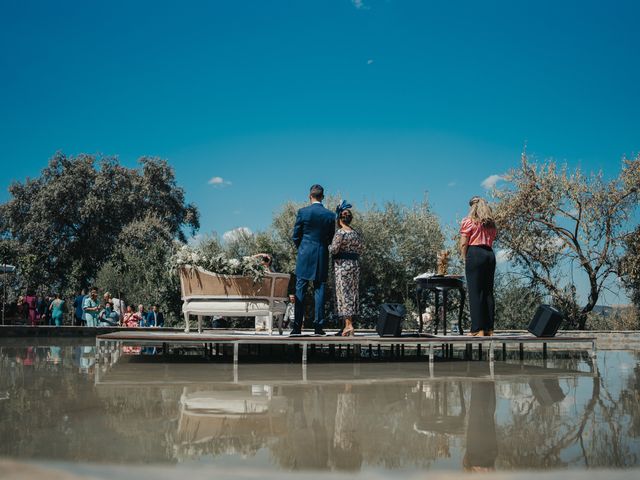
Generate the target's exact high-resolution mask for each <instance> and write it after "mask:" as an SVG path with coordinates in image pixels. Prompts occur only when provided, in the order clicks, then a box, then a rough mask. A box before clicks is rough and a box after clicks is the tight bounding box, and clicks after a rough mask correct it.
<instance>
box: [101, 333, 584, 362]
mask: <svg viewBox="0 0 640 480" xmlns="http://www.w3.org/2000/svg"><path fill="white" fill-rule="evenodd" d="M109 342H117V343H119V344H122V345H135V346H163V347H165V348H166V347H175V346H203V345H204V346H205V347H206V346H210V345H233V360H234V363H237V362H238V354H239V347H240V345H283V346H285V345H298V346H300V347H301V348H302V361H303V363H306V361H307V350H308V347H310V346H312V347H317V346H334V347H339V348H343V347H346V348H352V347H353V348H362V347H367V348H372V347H373V346H375V347H378V348H380V347H385V346H388V347H390V348H397V349H401V350H402V351H403V352H404V349H405V348H408V349H416V350H417V352H418V355H420V354H421V353H422V351H423V348H424V350H426V352H425V353H428V355H429V360H430V361H432V360H433V358H434V350H435V348H436V347H442V349H443V350H445V351H446V355H445V356H448V355H449V352H451V353H452V352H453V350H454V348H455V346H456V345H458V346H459V345H465V346H466V348H467V349H469V347H471V348H473V346H474V345H476V346H478V349H479V350H481V349H482V348H483V347H486V348H488V352H489V354H488V359H489V360H493V356H494V349H495V348H496V347H498V346H501V347H502V349H503V351H506V349H507V348H508V346H510V345H511V346H514V345H516V346H517V347H518V348H519V350H520V353H521V355H522V352H523V350H524V345H525V344H533V345H540V346H541V348H542V353H543V355H544V356H545V357H546V355H547V345H549V344H556V345H558V346H560V345H562V346H563V348H565V347H566V348H569V349H571V350H582V351H584V350H587V349H590V351H591V354H592V355H595V352H596V337H583V336H569V335H566V336H565V335H559V336H556V337H535V336H533V335H531V334H528V335H521V334H518V335H512V334H497V335H494V336H492V337H471V336H463V335H446V336H445V335H426V334H422V335H418V334H413V335H412V334H405V335H403V336H401V337H379V336H378V335H375V334H371V333H362V334H356V335H355V336H353V337H339V336H336V335H335V334H334V335H331V334H329V335H327V336H318V335H313V334H312V333H309V334H302V335H297V336H286V335H267V334H259V333H253V332H239V331H233V330H226V331H219V330H218V331H205V332H202V333H184V332H162V331H154V330H146V331H139V330H137V331H119V332H113V333H108V334H104V335H98V336H97V337H96V346H98V347H100V346H101V345H103V344H105V343H109Z"/></svg>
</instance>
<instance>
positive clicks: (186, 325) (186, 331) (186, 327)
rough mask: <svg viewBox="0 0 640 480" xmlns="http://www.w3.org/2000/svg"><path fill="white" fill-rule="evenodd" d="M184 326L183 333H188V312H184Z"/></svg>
mask: <svg viewBox="0 0 640 480" xmlns="http://www.w3.org/2000/svg"><path fill="white" fill-rule="evenodd" d="M184 324H185V327H184V331H185V333H189V312H184Z"/></svg>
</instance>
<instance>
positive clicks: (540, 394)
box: [529, 378, 566, 407]
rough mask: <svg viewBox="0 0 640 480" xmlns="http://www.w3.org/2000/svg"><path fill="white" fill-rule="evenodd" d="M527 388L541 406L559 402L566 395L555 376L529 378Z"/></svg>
mask: <svg viewBox="0 0 640 480" xmlns="http://www.w3.org/2000/svg"><path fill="white" fill-rule="evenodd" d="M529 388H531V392H532V393H533V396H534V397H535V398H536V400H537V401H538V403H539V404H540V405H542V406H543V407H549V406H551V405H553V404H554V403H558V402H561V401H562V400H564V397H565V396H566V395H565V394H564V392H563V391H562V387H560V382H558V379H557V378H532V379H531V380H529Z"/></svg>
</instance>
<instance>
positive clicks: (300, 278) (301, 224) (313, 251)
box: [291, 185, 336, 335]
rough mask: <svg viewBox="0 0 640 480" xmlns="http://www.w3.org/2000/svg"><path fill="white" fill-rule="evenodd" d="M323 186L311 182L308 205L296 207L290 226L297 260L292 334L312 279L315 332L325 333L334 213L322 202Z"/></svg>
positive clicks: (299, 322)
mask: <svg viewBox="0 0 640 480" xmlns="http://www.w3.org/2000/svg"><path fill="white" fill-rule="evenodd" d="M323 199H324V189H323V188H322V186H320V185H313V186H312V187H311V189H310V192H309V201H310V202H311V205H309V206H306V207H304V208H301V209H300V210H298V215H297V217H296V223H295V225H294V227H293V235H292V240H293V243H294V244H295V246H296V248H297V249H298V257H297V259H296V304H295V321H294V324H293V327H292V329H291V334H292V335H298V334H300V333H301V332H302V324H303V316H304V293H305V290H306V289H307V285H308V284H309V282H313V288H314V293H315V319H314V328H315V333H316V335H325V332H324V330H323V329H322V327H323V326H324V290H325V284H326V282H327V275H328V271H329V251H328V247H329V243H330V242H331V239H332V238H333V234H334V232H335V228H336V227H335V218H336V217H335V215H334V214H333V212H331V211H329V210H328V209H326V208H325V207H324V206H323V205H322V200H323Z"/></svg>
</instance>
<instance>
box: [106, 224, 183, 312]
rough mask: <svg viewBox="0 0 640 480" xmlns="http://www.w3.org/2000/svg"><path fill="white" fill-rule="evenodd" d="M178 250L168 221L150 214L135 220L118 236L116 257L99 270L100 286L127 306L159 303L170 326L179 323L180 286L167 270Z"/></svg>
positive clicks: (110, 258)
mask: <svg viewBox="0 0 640 480" xmlns="http://www.w3.org/2000/svg"><path fill="white" fill-rule="evenodd" d="M174 251H175V246H174V240H173V236H172V234H171V232H170V231H169V229H168V228H167V226H166V223H165V221H164V219H160V218H158V217H156V216H155V215H150V216H148V217H145V218H144V219H142V220H141V221H134V222H132V223H130V224H129V225H127V226H126V227H125V228H124V229H123V230H122V232H121V233H120V235H119V236H118V239H117V242H116V244H115V245H114V250H113V253H112V255H111V256H110V257H109V260H108V261H107V262H106V263H105V264H104V265H103V266H102V267H101V268H100V270H99V271H98V274H97V278H96V286H97V287H98V289H99V290H100V291H102V292H106V291H108V292H111V294H112V295H114V296H116V297H118V298H121V299H123V300H124V301H125V302H126V303H127V304H139V303H142V304H143V305H145V306H146V307H149V306H150V305H152V304H156V303H157V304H159V306H160V309H161V311H163V312H165V316H166V317H167V318H166V319H165V321H166V322H167V323H170V322H171V321H176V320H177V318H176V317H177V316H178V314H179V312H180V309H181V305H182V303H181V299H180V283H179V280H178V277H177V276H176V275H175V274H172V273H171V272H170V271H169V269H168V268H167V265H168V263H169V260H170V258H171V256H172V254H173V253H174Z"/></svg>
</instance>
